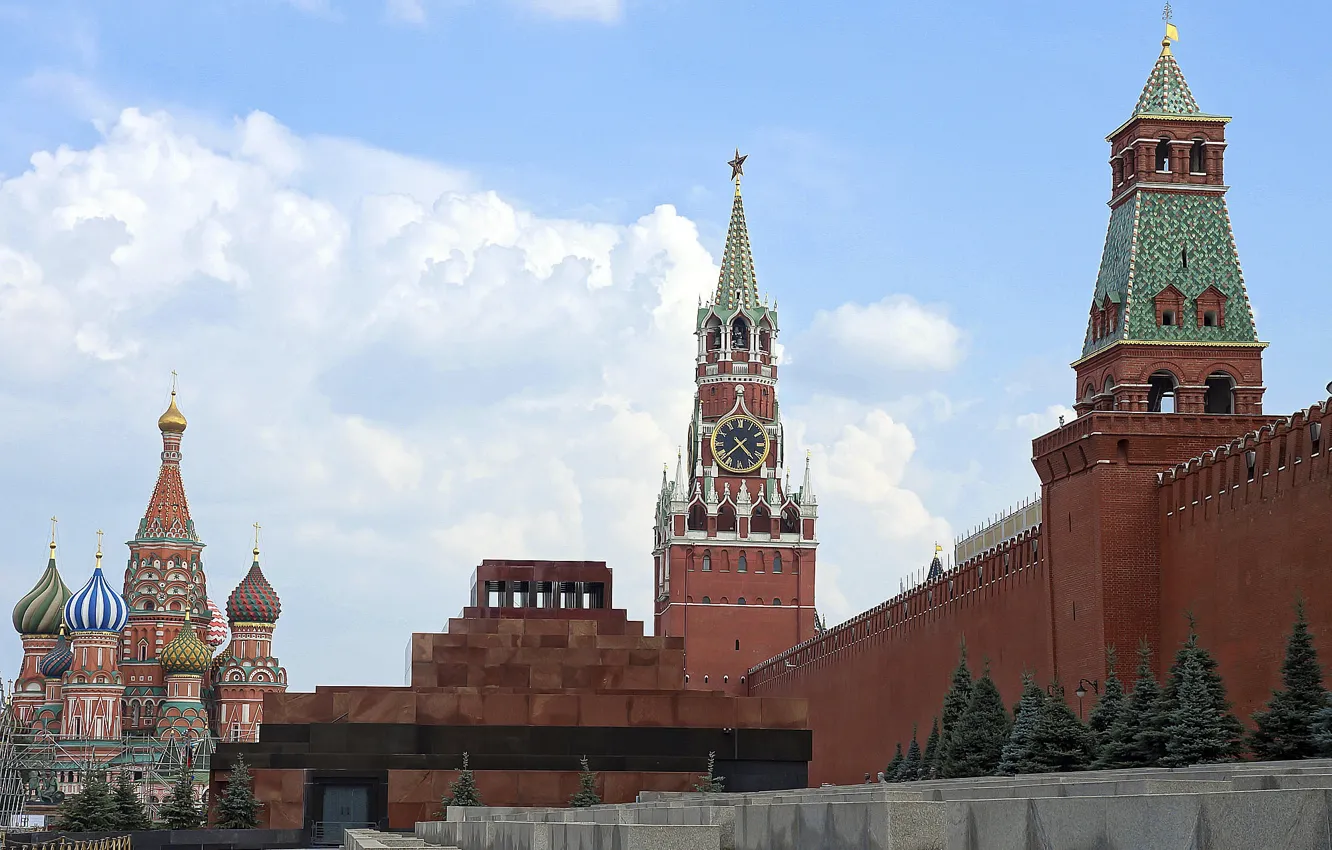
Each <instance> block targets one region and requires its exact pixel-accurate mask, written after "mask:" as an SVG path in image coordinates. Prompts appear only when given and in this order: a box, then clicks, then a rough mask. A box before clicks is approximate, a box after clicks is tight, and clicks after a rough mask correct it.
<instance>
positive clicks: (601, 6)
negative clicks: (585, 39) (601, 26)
mask: <svg viewBox="0 0 1332 850" xmlns="http://www.w3.org/2000/svg"><path fill="white" fill-rule="evenodd" d="M526 3H527V5H528V6H530V7H531V8H532V9H533V10H535V11H537V12H540V13H541V14H544V15H549V16H550V17H552V18H563V19H566V20H585V21H600V22H602V23H608V24H609V23H615V22H616V21H618V20H619V19H620V15H621V13H622V12H623V3H622V0H526Z"/></svg>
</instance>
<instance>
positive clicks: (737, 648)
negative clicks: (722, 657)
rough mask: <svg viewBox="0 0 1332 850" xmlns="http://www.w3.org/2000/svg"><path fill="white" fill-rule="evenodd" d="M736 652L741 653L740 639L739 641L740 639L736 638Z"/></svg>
mask: <svg viewBox="0 0 1332 850" xmlns="http://www.w3.org/2000/svg"><path fill="white" fill-rule="evenodd" d="M741 601H743V600H741ZM735 651H736V652H739V651H740V639H739V638H736V641H735Z"/></svg>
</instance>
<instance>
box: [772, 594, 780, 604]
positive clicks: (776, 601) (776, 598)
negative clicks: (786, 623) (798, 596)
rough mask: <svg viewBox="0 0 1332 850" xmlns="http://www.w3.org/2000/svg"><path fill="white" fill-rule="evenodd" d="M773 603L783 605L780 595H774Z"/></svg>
mask: <svg viewBox="0 0 1332 850" xmlns="http://www.w3.org/2000/svg"><path fill="white" fill-rule="evenodd" d="M772 604H773V605H781V604H782V600H781V599H779V598H778V597H776V596H774V597H773V598H772Z"/></svg>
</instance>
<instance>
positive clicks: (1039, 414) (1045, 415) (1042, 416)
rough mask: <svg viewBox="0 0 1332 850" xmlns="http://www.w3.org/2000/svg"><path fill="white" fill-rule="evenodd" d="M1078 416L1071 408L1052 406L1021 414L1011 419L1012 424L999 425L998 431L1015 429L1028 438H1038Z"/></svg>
mask: <svg viewBox="0 0 1332 850" xmlns="http://www.w3.org/2000/svg"><path fill="white" fill-rule="evenodd" d="M1077 416H1078V412H1077V411H1076V410H1074V409H1073V408H1071V407H1065V406H1064V405H1062V404H1052V405H1050V406H1049V407H1047V408H1045V410H1040V411H1036V412H1035V413H1023V414H1021V415H1019V416H1017V417H1016V418H1014V419H1013V421H1012V423H1011V424H1010V423H1009V422H1003V421H1001V422H1000V423H999V426H1000V430H1004V429H1007V428H1009V427H1016V428H1017V429H1018V430H1019V431H1021V432H1023V433H1024V434H1026V435H1027V436H1029V437H1033V438H1034V437H1039V436H1041V435H1042V434H1048V433H1049V432H1050V431H1053V430H1054V429H1055V428H1058V427H1059V423H1060V421H1061V420H1062V421H1067V422H1072V421H1073V420H1074V419H1076V418H1077Z"/></svg>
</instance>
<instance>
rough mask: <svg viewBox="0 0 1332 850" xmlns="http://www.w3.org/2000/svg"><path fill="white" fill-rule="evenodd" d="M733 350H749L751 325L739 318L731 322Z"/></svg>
mask: <svg viewBox="0 0 1332 850" xmlns="http://www.w3.org/2000/svg"><path fill="white" fill-rule="evenodd" d="M731 348H736V349H747V348H749V325H747V324H745V320H744V319H741V318H740V317H738V316H737V317H736V319H735V321H734V322H731Z"/></svg>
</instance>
